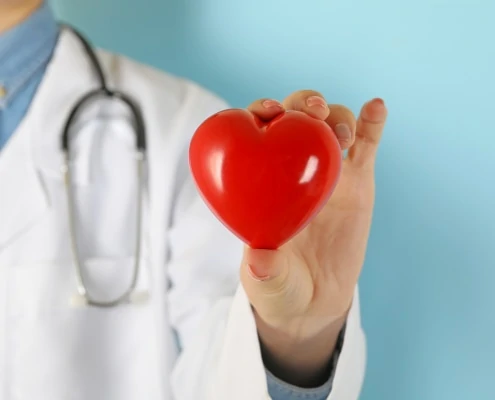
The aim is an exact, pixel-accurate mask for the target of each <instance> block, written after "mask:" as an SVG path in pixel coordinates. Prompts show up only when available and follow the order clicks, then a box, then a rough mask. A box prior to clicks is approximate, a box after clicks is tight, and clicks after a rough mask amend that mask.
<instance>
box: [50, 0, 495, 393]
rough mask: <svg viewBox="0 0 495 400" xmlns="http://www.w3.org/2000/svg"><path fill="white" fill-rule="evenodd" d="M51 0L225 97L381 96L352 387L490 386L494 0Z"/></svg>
mask: <svg viewBox="0 0 495 400" xmlns="http://www.w3.org/2000/svg"><path fill="white" fill-rule="evenodd" d="M54 4H55V6H56V8H57V10H58V12H59V13H60V15H61V16H62V17H63V18H64V19H65V20H67V21H70V22H72V23H74V24H76V25H77V26H79V27H80V28H82V29H83V31H85V32H87V33H89V36H90V37H91V38H92V39H93V40H94V41H95V42H96V43H97V44H98V45H101V46H103V47H106V48H110V49H112V50H116V51H119V52H122V53H125V54H128V55H130V56H133V57H135V58H137V59H139V60H142V61H145V62H148V63H150V64H152V65H155V66H157V67H160V68H163V69H166V70H168V71H171V72H173V73H177V74H181V75H185V76H187V77H190V78H193V79H195V80H197V81H199V82H200V83H201V84H203V85H205V86H206V87H208V88H210V89H212V90H214V91H216V92H217V93H219V94H220V95H222V96H224V97H225V98H226V99H227V100H229V101H230V102H231V103H232V104H233V105H234V106H245V105H247V104H248V103H249V102H251V101H252V100H254V99H256V98H259V97H266V96H268V97H276V98H282V97H284V96H285V95H287V94H288V93H290V92H291V91H293V90H296V89H302V88H314V89H317V90H320V91H322V92H323V93H324V94H325V95H326V96H327V97H328V99H329V100H330V101H332V102H338V103H343V104H346V105H349V106H350V107H351V108H352V109H353V110H354V111H356V112H357V111H358V110H359V107H360V105H361V104H362V103H363V102H364V101H366V100H367V99H369V98H372V97H374V96H381V97H383V98H384V99H385V100H386V102H387V104H388V106H389V109H390V118H389V123H388V126H387V129H386V132H385V137H384V141H383V145H382V147H381V151H380V158H379V161H378V169H377V174H378V177H377V190H378V194H377V204H376V213H375V220H374V227H373V231H372V236H371V241H370V249H369V252H368V258H367V261H366V265H365V270H364V273H363V276H362V279H361V289H362V309H363V320H364V326H365V328H366V331H367V334H368V344H369V364H368V372H367V378H366V382H365V386H364V391H363V395H362V399H364V400H438V399H442V400H443V399H448V400H493V399H495V385H494V384H493V379H494V375H495V307H494V305H495V291H494V289H495V234H494V229H495V204H494V200H495V158H494V156H495V154H494V153H495V129H494V126H495V117H494V116H495V44H494V41H495V27H494V16H495V2H493V1H492V0H462V1H461V0H416V1H410V2H404V1H394V0H375V1H365V0H313V1H295V0H294V1H288V0H285V1H282V0H244V1H236V0H182V1H181V0H142V1H131V0H85V1H76V0H58V1H55V2H54ZM138 4H142V5H143V6H139V5H138ZM304 4H306V5H304ZM342 400H344V399H342Z"/></svg>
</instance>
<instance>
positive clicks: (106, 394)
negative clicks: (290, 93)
mask: <svg viewBox="0 0 495 400" xmlns="http://www.w3.org/2000/svg"><path fill="white" fill-rule="evenodd" d="M99 56H100V61H101V62H102V64H103V65H104V68H105V70H106V74H107V76H108V78H109V80H110V83H111V85H112V86H113V87H118V88H119V89H121V90H122V91H124V92H126V93H129V94H131V95H132V96H133V97H134V98H136V99H138V100H139V102H140V104H141V107H142V110H143V113H144V119H145V121H146V126H147V129H148V136H147V139H148V165H147V169H148V173H147V175H148V176H147V182H148V183H147V185H146V190H145V193H144V211H145V215H144V222H143V226H142V230H143V254H142V259H141V262H142V265H143V268H142V271H141V274H140V277H139V289H140V290H141V291H147V290H149V292H150V297H149V300H148V301H147V302H145V303H143V304H130V305H125V306H119V307H117V308H111V309H98V308H90V307H82V308H81V307H79V308H77V307H74V306H71V305H70V303H69V299H70V298H71V296H72V295H73V294H74V293H75V289H76V281H75V275H74V267H73V264H72V259H71V253H70V243H69V232H68V219H67V218H68V217H67V215H68V213H67V205H66V197H65V192H64V186H63V181H62V178H61V173H60V165H61V162H62V159H61V153H60V150H59V141H60V135H61V131H62V127H63V125H64V123H65V120H66V118H67V116H68V113H69V111H70V109H71V107H72V106H73V105H74V103H75V102H76V100H77V99H78V98H79V97H80V96H81V95H82V94H84V93H86V92H87V91H88V90H89V89H90V88H94V87H96V86H97V81H96V76H95V74H94V73H93V72H92V70H91V67H90V64H89V62H88V58H87V57H86V55H85V53H84V52H83V50H82V47H81V45H80V43H79V41H78V40H77V39H76V38H75V36H74V35H73V34H71V33H69V32H63V33H62V35H61V38H60V41H59V44H58V46H57V49H56V52H55V55H54V58H53V60H52V62H51V64H50V65H49V68H48V71H47V73H46V76H45V78H44V81H43V82H42V84H41V86H40V89H39V91H38V93H37V95H36V97H35V99H34V102H33V105H32V106H31V108H30V110H29V112H28V114H27V116H26V118H25V119H24V121H23V122H22V123H21V125H20V127H19V128H18V131H17V132H16V133H15V135H14V136H13V137H12V138H11V140H10V141H9V142H8V143H7V145H6V147H5V148H4V150H3V151H2V152H0V399H1V400H33V399H39V400H42V399H46V400H89V399H91V400H136V399H143V400H172V399H174V400H202V399H208V400H257V399H269V396H268V392H267V387H266V377H265V372H264V367H263V363H262V360H261V356H260V350H259V347H258V340H257V334H256V327H255V323H254V320H253V317H252V314H251V309H250V306H249V302H248V299H247V297H246V295H245V293H244V291H243V289H242V287H241V286H240V285H239V279H238V269H239V262H240V259H241V250H242V245H241V243H240V242H239V241H238V240H236V239H235V238H234V237H233V235H231V234H230V233H229V232H228V231H227V230H226V229H225V228H224V227H223V226H222V225H220V223H219V222H217V221H216V220H215V219H214V218H213V217H212V214H211V213H210V212H209V211H208V210H207V209H206V207H205V206H204V204H203V202H202V201H201V200H200V198H199V197H198V195H197V193H196V191H195V188H194V185H193V183H192V181H191V178H190V175H189V170H188V161H187V148H188V143H189V139H190V137H191V135H192V133H193V132H194V130H195V128H196V127H197V126H198V125H199V124H200V123H201V122H202V121H203V120H204V119H205V118H206V117H208V116H209V115H210V114H212V113H214V112H216V111H218V110H220V109H224V108H226V107H227V105H226V104H225V103H224V102H223V101H221V100H219V99H218V98H217V97H215V96H213V95H212V94H210V93H208V92H207V91H205V90H203V89H201V88H200V87H198V86H197V85H195V84H193V83H191V82H188V81H185V80H182V79H178V78H175V77H171V76H168V75H166V74H163V73H161V72H158V71H155V70H153V69H151V68H148V67H144V66H142V65H139V64H137V63H134V62H132V61H130V60H127V59H125V58H122V57H117V56H113V55H110V54H107V53H104V52H100V53H99ZM75 132H76V133H74V136H73V140H72V147H73V148H74V157H73V160H72V164H73V170H74V191H75V194H76V198H77V200H76V208H77V212H76V218H77V221H78V222H77V224H78V237H79V247H80V251H81V257H82V259H83V260H84V265H85V271H86V274H87V278H88V279H89V280H90V281H91V286H90V290H92V291H93V293H94V294H95V295H98V296H100V297H102V296H103V297H104V298H107V297H108V296H110V295H112V294H117V293H119V290H122V289H125V287H126V285H127V283H128V279H129V276H130V273H131V266H132V261H133V256H134V246H133V239H134V234H135V232H136V231H135V225H134V212H135V193H136V187H135V185H136V177H135V170H134V167H135V164H134V163H133V158H132V156H133V154H132V152H133V149H134V147H133V146H134V137H133V133H132V131H131V128H130V124H129V114H128V112H127V110H126V109H125V107H122V106H121V105H120V104H116V103H115V102H111V103H109V102H105V101H100V102H97V103H96V104H93V105H92V106H91V107H89V108H88V109H87V110H86V111H85V112H84V113H82V114H81V116H80V117H79V119H78V122H77V126H76V129H75ZM179 342H180V343H181V347H182V349H181V350H180V349H179V348H178V345H177V343H179ZM364 364H365V341H364V335H363V332H362V330H361V325H360V316H359V304H358V297H357V295H356V297H355V300H354V303H353V306H352V309H351V312H350V315H349V318H348V322H347V330H346V334H345V340H344V347H343V351H342V353H341V356H340V360H339V363H338V366H337V370H336V374H335V380H334V385H333V386H334V387H333V391H332V394H331V395H330V397H329V399H331V400H336V399H338V400H355V399H357V398H358V395H359V391H360V388H361V385H362V379H363V374H364Z"/></svg>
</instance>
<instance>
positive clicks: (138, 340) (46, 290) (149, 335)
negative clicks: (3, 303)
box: [6, 258, 159, 400]
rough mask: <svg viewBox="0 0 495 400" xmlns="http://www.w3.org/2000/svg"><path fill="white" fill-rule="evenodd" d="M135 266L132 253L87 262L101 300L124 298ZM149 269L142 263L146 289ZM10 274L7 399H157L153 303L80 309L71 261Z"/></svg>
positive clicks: (94, 290) (142, 287)
mask: <svg viewBox="0 0 495 400" xmlns="http://www.w3.org/2000/svg"><path fill="white" fill-rule="evenodd" d="M143 264H145V263H144V262H143ZM133 266H134V260H133V259H132V258H129V259H127V258H125V259H92V260H90V261H89V262H86V263H85V270H86V275H87V277H88V279H87V281H88V289H89V290H90V291H92V293H93V294H94V296H95V297H97V298H100V299H106V298H109V297H110V296H114V295H117V296H118V294H119V293H120V292H121V291H122V290H125V289H126V288H127V286H126V285H128V283H129V276H130V275H131V274H132V267H133ZM147 271H148V270H147V268H146V266H145V265H143V270H142V272H143V273H142V274H141V275H140V279H139V283H138V288H139V290H147V289H148V285H147V279H145V278H144V277H145V276H146V275H147V273H146V272H147ZM9 272H10V273H9V275H10V276H9V285H8V287H9V289H8V298H7V301H8V316H7V330H6V332H7V338H6V339H7V360H6V361H7V373H8V374H9V377H8V380H7V382H8V385H10V388H9V390H8V392H10V393H11V397H7V400H11V399H16V400H28V399H29V400H30V399H34V398H37V399H50V400H67V399H71V400H83V399H92V400H99V399H101V400H103V399H105V400H107V399H119V400H131V399H132V400H134V399H137V398H148V399H155V397H154V394H156V393H159V390H158V387H157V385H158V382H159V379H158V377H157V371H156V365H157V360H156V357H157V355H156V354H157V349H156V347H155V346H156V343H157V338H156V337H155V336H156V332H157V331H158V330H157V329H156V326H155V325H156V318H154V313H153V304H152V302H151V301H150V302H148V303H144V304H141V305H136V304H124V305H120V306H117V307H112V308H95V307H78V308H74V307H73V306H71V304H70V301H69V300H70V299H71V296H72V295H73V294H74V291H75V289H76V280H75V275H74V267H73V266H72V265H71V264H62V263H61V264H42V265H23V266H15V268H12V269H10V271H9ZM105 288H106V289H105Z"/></svg>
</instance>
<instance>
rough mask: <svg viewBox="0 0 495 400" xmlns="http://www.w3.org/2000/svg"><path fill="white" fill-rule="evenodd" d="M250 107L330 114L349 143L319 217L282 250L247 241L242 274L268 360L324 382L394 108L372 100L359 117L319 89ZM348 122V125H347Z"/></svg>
mask: <svg viewBox="0 0 495 400" xmlns="http://www.w3.org/2000/svg"><path fill="white" fill-rule="evenodd" d="M248 109H249V110H250V111H251V112H253V113H255V114H256V115H258V116H259V117H260V118H262V119H271V118H273V117H275V116H276V115H278V114H279V113H280V112H282V111H283V110H284V109H292V110H298V111H302V112H305V113H307V114H310V115H311V116H313V117H316V118H321V119H322V120H324V121H326V122H327V123H328V124H329V125H330V127H331V128H332V129H333V130H334V132H335V134H336V135H337V138H338V140H339V143H340V145H341V147H342V149H343V150H346V149H348V150H349V151H348V154H347V157H346V158H345V160H343V166H342V174H341V177H340V180H339V183H338V185H337V187H336V189H335V191H334V193H333V195H332V196H331V198H330V199H329V201H328V203H327V204H326V205H325V207H324V208H323V209H322V211H321V212H320V213H319V214H318V215H317V216H316V217H315V219H314V220H313V221H312V222H311V223H310V224H309V225H308V226H307V227H306V228H305V229H304V230H303V231H301V232H300V233H299V234H297V235H296V236H295V237H294V238H293V239H291V240H290V241H289V242H287V243H286V244H284V245H283V246H282V247H280V248H279V249H277V250H259V249H251V248H248V247H246V248H245V252H244V257H243V262H242V267H241V280H242V284H243V286H244V289H245V291H246V293H247V296H248V298H249V300H250V302H251V304H252V306H253V310H254V314H255V319H256V323H257V328H258V334H259V337H260V341H261V344H262V349H263V353H264V354H263V357H264V361H265V365H266V366H267V367H268V368H269V369H270V370H271V371H272V372H273V373H275V374H276V375H278V376H279V378H281V379H284V380H286V381H289V382H291V383H293V384H298V385H300V386H311V385H313V386H314V385H317V384H319V383H320V382H321V380H324V379H326V378H327V377H325V371H326V367H327V366H328V364H329V360H330V357H331V355H332V353H333V350H334V347H335V343H336V340H337V337H338V334H339V332H340V330H341V329H342V327H343V324H344V323H345V320H346V316H347V312H348V310H349V308H350V305H351V303H352V299H353V296H354V290H355V287H356V283H357V280H358V278H359V275H360V272H361V268H362V266H363V263H364V258H365V252H366V246H367V242H368V236H369V231H370V226H371V220H372V211H373V205H374V197H375V183H374V164H375V157H376V152H377V147H378V143H379V141H380V138H381V136H382V131H383V128H384V125H385V119H386V115H387V110H386V108H385V105H384V103H383V101H382V100H380V99H374V100H372V101H370V102H368V103H366V104H365V105H364V106H363V108H362V110H361V114H360V116H359V118H358V119H357V121H356V119H355V118H354V116H353V114H352V112H351V111H350V110H349V109H347V108H346V107H344V106H341V105H327V103H326V101H325V100H324V99H323V96H322V95H321V94H320V93H318V92H314V91H309V90H305V91H299V92H296V93H293V94H292V95H290V96H289V97H288V98H286V99H285V100H284V101H283V103H282V104H280V103H277V102H276V101H266V100H259V101H256V102H254V103H253V104H251V105H250V106H249V107H248ZM346 127H347V129H346Z"/></svg>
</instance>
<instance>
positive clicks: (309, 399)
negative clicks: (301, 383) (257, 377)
mask: <svg viewBox="0 0 495 400" xmlns="http://www.w3.org/2000/svg"><path fill="white" fill-rule="evenodd" d="M266 378H267V383H268V393H269V394H270V397H271V398H272V400H301V399H304V400H326V399H328V396H329V395H330V392H331V390H332V381H333V374H332V376H331V377H330V379H328V381H326V382H325V383H324V384H323V385H322V386H319V387H317V388H311V389H305V388H300V387H297V386H294V385H291V384H289V383H286V382H284V381H282V380H280V379H278V378H277V377H276V376H274V375H273V374H272V373H271V372H270V371H268V370H267V371H266Z"/></svg>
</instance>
